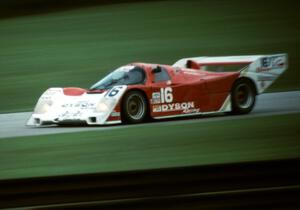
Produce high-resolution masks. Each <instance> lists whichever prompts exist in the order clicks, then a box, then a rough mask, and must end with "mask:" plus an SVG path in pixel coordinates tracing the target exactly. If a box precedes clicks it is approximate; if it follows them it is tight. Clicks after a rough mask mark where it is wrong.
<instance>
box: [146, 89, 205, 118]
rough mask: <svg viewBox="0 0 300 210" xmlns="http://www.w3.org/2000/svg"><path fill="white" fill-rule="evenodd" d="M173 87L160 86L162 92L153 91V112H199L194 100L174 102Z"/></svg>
mask: <svg viewBox="0 0 300 210" xmlns="http://www.w3.org/2000/svg"><path fill="white" fill-rule="evenodd" d="M173 98H174V97H173V89H172V88H171V87H166V88H160V92H153V93H152V99H151V103H152V104H153V106H152V110H153V112H170V111H183V113H194V112H199V109H195V105H194V102H193V101H188V102H181V103H179V102H178V103H173Z"/></svg>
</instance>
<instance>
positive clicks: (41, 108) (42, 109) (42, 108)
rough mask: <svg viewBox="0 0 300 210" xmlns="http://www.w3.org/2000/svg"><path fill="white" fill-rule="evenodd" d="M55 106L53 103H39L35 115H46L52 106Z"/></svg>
mask: <svg viewBox="0 0 300 210" xmlns="http://www.w3.org/2000/svg"><path fill="white" fill-rule="evenodd" d="M52 105H53V101H50V100H49V101H39V102H38V104H37V105H36V107H35V109H34V113H35V114H45V113H46V112H49V110H50V108H51V106H52Z"/></svg>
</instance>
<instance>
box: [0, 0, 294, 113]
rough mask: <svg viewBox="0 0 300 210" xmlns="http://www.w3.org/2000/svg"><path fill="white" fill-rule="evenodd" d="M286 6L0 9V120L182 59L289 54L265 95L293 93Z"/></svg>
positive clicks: (38, 5) (40, 4) (80, 1)
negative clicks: (59, 94) (135, 66)
mask: <svg viewBox="0 0 300 210" xmlns="http://www.w3.org/2000/svg"><path fill="white" fill-rule="evenodd" d="M299 9H300V8H299V6H298V5H297V4H295V3H294V1H292V0H285V1H279V0H266V1H264V2H263V3H262V2H261V1H258V0H253V1H239V0H216V1H209V0H187V1H176V0H165V1H150V0H148V1H129V0H127V1H126V0H124V1H117V0H114V1H105V0H85V1H84V0H73V1H71V0H60V1H55V0H23V1H18V0H9V1H8V0H7V1H1V2H0V94H1V96H2V99H1V103H0V112H1V113H7V112H16V111H30V110H32V109H33V107H34V104H35V103H36V100H37V99H38V97H39V96H40V95H41V93H42V92H43V91H45V90H46V89H47V88H48V87H61V86H63V87H66V86H76V87H83V88H88V87H90V86H91V85H92V84H93V83H95V82H96V81H97V80H99V79H100V78H101V77H102V76H103V75H105V74H106V73H107V72H109V71H112V70H113V69H115V68H117V67H118V66H120V65H124V64H126V63H131V62H136V61H141V62H154V63H165V64H173V63H174V62H175V61H176V60H178V59H180V58H182V57H192V56H205V55H249V54H268V53H270V54H274V53H282V52H284V53H288V54H289V65H290V68H289V69H288V71H287V72H286V73H285V74H284V75H283V76H282V77H281V78H280V79H279V80H278V81H277V82H275V83H274V85H273V86H272V87H271V88H270V89H269V91H287V90H297V89H299V88H300V82H299V80H300V79H299V76H300V74H299V71H298V68H297V66H299V65H300V63H299V62H300V55H299V47H300V46H299V35H300V33H299V28H300V27H299V19H300V18H299V16H300V15H299Z"/></svg>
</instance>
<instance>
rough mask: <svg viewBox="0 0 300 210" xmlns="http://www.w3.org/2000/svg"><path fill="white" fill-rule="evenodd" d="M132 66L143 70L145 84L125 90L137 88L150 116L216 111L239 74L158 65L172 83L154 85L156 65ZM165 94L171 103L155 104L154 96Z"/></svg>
mask: <svg viewBox="0 0 300 210" xmlns="http://www.w3.org/2000/svg"><path fill="white" fill-rule="evenodd" d="M134 65H138V66H141V67H143V69H144V70H145V72H146V75H147V79H146V82H145V84H144V85H130V86H128V90H132V89H138V90H142V91H143V92H144V93H145V95H146V96H147V99H148V102H149V104H148V107H149V109H150V115H151V116H152V117H167V116H172V115H182V114H190V113H195V112H214V111H218V110H219V109H220V108H221V107H222V105H223V103H224V101H225V99H226V97H227V96H228V94H229V93H230V90H231V87H232V85H233V83H234V81H235V80H236V79H237V78H238V77H239V75H240V74H239V72H220V73H218V72H217V73H216V72H208V71H204V70H201V69H187V68H178V67H172V66H167V65H159V66H162V67H163V68H164V69H166V70H167V72H168V74H169V76H170V78H171V80H169V81H164V82H157V83H155V82H153V81H154V76H153V73H152V69H153V68H155V67H156V66H157V64H145V63H135V64H134ZM164 91H169V93H167V92H166V94H169V95H172V100H169V101H168V102H166V101H160V102H161V103H158V102H154V101H153V100H154V98H153V96H154V95H156V96H157V97H158V98H159V97H160V98H163V97H162V95H164V93H163V92H164ZM158 95H159V96H158ZM164 97H166V96H165V95H164ZM162 102H164V103H162ZM119 106H120V104H119Z"/></svg>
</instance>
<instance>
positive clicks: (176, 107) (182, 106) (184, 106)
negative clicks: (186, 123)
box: [152, 101, 195, 112]
mask: <svg viewBox="0 0 300 210" xmlns="http://www.w3.org/2000/svg"><path fill="white" fill-rule="evenodd" d="M152 108H153V112H170V111H181V110H183V111H184V110H189V109H194V108H195V105H194V102H193V101H190V102H182V103H168V104H161V105H154V106H153V107H152ZM186 112H188V111H186Z"/></svg>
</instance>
